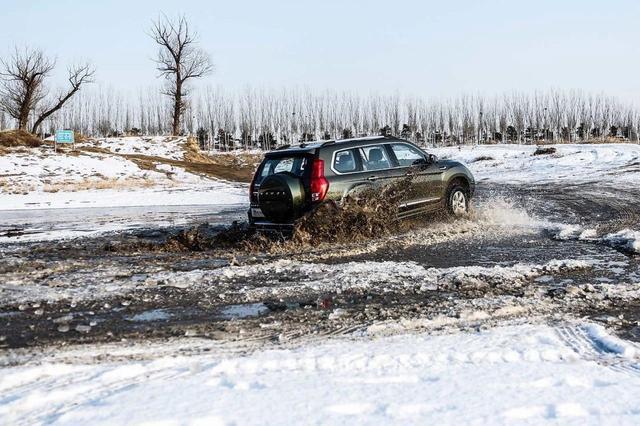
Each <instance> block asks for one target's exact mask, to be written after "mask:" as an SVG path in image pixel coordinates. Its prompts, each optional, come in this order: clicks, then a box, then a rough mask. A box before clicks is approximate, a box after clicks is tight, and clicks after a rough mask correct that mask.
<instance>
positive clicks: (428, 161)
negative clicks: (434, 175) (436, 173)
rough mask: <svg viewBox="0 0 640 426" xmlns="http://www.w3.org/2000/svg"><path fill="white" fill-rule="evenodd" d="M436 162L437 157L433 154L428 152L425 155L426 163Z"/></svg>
mask: <svg viewBox="0 0 640 426" xmlns="http://www.w3.org/2000/svg"><path fill="white" fill-rule="evenodd" d="M437 162H438V157H436V156H435V155H433V154H428V155H427V163H428V164H434V163H437Z"/></svg>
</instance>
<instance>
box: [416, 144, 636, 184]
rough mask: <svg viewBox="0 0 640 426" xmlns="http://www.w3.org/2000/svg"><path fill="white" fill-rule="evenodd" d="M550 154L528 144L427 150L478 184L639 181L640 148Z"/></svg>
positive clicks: (575, 148)
mask: <svg viewBox="0 0 640 426" xmlns="http://www.w3.org/2000/svg"><path fill="white" fill-rule="evenodd" d="M554 147H555V148H556V150H557V151H556V152H555V153H553V154H543V155H534V152H535V151H536V147H535V146H531V145H479V146H461V147H460V148H458V147H449V148H435V149H431V150H428V151H429V152H432V153H434V154H436V155H437V156H439V157H441V158H450V159H455V160H459V161H462V162H464V163H466V164H467V165H468V166H469V169H470V170H471V171H472V172H473V173H474V175H475V177H476V180H478V181H479V182H483V181H487V182H497V183H510V184H527V183H577V182H596V181H610V182H615V183H625V182H628V183H638V182H640V145H636V144H601V145H585V144H572V145H554Z"/></svg>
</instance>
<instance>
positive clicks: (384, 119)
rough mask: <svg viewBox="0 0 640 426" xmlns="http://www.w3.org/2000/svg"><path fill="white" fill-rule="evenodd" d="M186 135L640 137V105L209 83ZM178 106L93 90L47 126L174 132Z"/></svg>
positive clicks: (155, 96) (188, 116) (254, 140)
mask: <svg viewBox="0 0 640 426" xmlns="http://www.w3.org/2000/svg"><path fill="white" fill-rule="evenodd" d="M183 108H184V111H183V116H184V120H183V123H182V124H181V127H180V128H179V132H178V133H181V134H192V135H197V136H198V138H199V139H200V140H201V143H202V145H203V147H205V148H211V149H213V148H216V149H233V148H237V147H242V148H263V149H268V148H272V147H274V146H277V145H279V144H289V143H292V142H299V141H309V140H315V139H340V138H348V137H355V136H367V135H378V134H389V135H396V136H401V137H404V138H407V139H410V140H413V141H415V142H418V143H421V144H428V145H455V144H475V143H494V142H511V143H538V142H540V141H556V142H557V141H562V142H578V141H586V140H593V139H600V140H605V139H607V138H617V139H626V140H629V141H633V142H637V141H638V137H639V135H640V112H639V111H638V110H636V109H635V108H634V107H633V106H631V105H627V104H624V103H622V102H619V101H618V100H616V99H615V98H613V97H610V96H605V95H594V94H587V93H583V92H580V91H557V90H551V91H546V92H536V93H532V94H523V93H511V94H505V95H502V96H494V97H484V96H460V97H457V98H454V99H430V100H428V99H417V98H408V97H401V96H378V95H370V96H361V95H357V94H353V93H341V92H334V91H327V92H323V93H316V92H312V91H308V90H281V91H274V90H257V89H251V88H247V89H246V90H244V91H241V92H238V93H228V92H226V91H224V90H223V89H220V88H213V87H205V88H202V89H201V90H199V92H198V93H194V94H193V96H192V97H191V99H190V101H189V102H186V103H185V104H184V106H183ZM174 113H175V107H174V105H172V104H171V103H169V102H167V100H166V98H165V97H163V96H162V95H161V94H160V93H159V91H158V90H157V89H155V88H148V89H146V90H141V91H140V92H139V93H137V94H135V95H131V94H127V95H125V94H120V93H118V92H117V91H115V90H110V89H99V90H88V91H86V92H83V93H81V94H79V95H78V96H77V97H76V98H75V99H73V101H72V102H70V103H69V104H68V105H65V107H63V108H62V109H61V110H60V111H58V112H57V113H56V114H54V115H53V116H51V117H49V118H48V119H47V120H45V125H44V126H43V128H42V130H43V131H44V132H46V133H48V132H51V131H53V130H54V129H56V128H74V129H77V130H79V131H81V132H82V133H84V134H87V135H93V136H110V135H111V136H113V135H125V134H130V135H162V134H170V133H172V132H173V130H174V129H173V128H172V126H173V125H174V124H175V122H174V120H173V114H174Z"/></svg>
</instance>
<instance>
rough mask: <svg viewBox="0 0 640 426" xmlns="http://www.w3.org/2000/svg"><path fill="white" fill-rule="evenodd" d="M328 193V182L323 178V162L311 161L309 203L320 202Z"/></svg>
mask: <svg viewBox="0 0 640 426" xmlns="http://www.w3.org/2000/svg"><path fill="white" fill-rule="evenodd" d="M328 191H329V181H328V180H327V178H325V177H324V161H323V160H320V159H315V160H313V165H312V166H311V201H322V200H324V197H326V196H327V192H328Z"/></svg>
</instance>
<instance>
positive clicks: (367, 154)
mask: <svg viewBox="0 0 640 426" xmlns="http://www.w3.org/2000/svg"><path fill="white" fill-rule="evenodd" d="M360 156H361V157H362V168H363V169H364V170H383V169H389V168H391V162H390V161H389V158H387V152H386V150H385V149H384V146H383V145H372V146H365V147H362V148H360Z"/></svg>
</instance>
